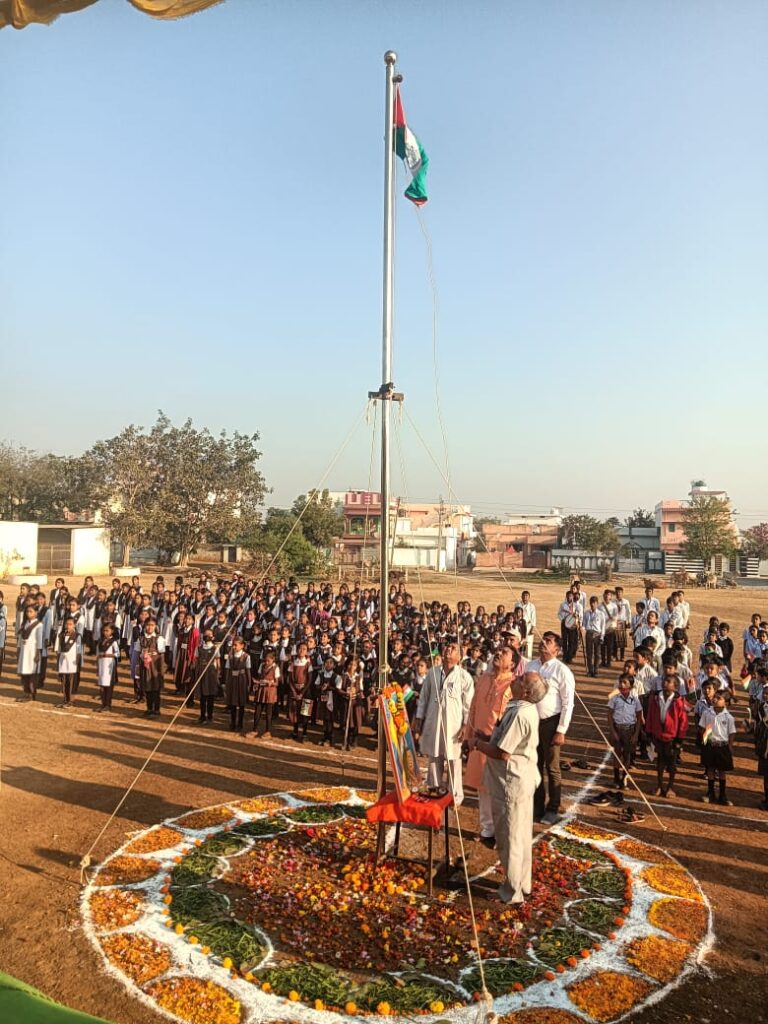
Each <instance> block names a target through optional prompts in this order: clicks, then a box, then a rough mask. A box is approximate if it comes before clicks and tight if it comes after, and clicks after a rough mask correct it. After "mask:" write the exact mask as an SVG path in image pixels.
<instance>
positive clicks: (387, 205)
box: [370, 50, 402, 797]
mask: <svg viewBox="0 0 768 1024" xmlns="http://www.w3.org/2000/svg"><path fill="white" fill-rule="evenodd" d="M396 62H397V54H396V53H395V52H394V51H392V50H387V52H386V53H385V54H384V68H385V77H386V95H385V101H384V267H383V271H384V273H383V281H382V285H383V288H382V292H383V294H382V300H383V301H382V324H381V387H380V388H379V390H378V391H376V392H372V393H370V397H371V398H376V399H377V400H378V401H380V402H381V485H380V489H381V526H380V528H379V567H380V581H381V582H380V589H379V665H378V668H379V680H378V682H379V693H381V691H382V690H383V689H384V688H385V687H386V686H387V682H388V675H389V664H388V656H389V649H388V648H389V644H388V639H389V534H390V521H389V516H390V458H389V446H390V439H389V430H390V423H391V418H392V417H391V412H392V401H393V400H395V401H397V400H402V395H399V396H396V395H395V391H394V384H393V382H392V319H393V315H394V291H395V289H394V276H395V275H394V265H393V261H394V236H395V226H394V217H393V212H394V210H393V208H394V184H395V145H394V121H395V116H394V111H395V83H396V81H399V76H397V78H396V76H395V63H396ZM377 775H378V778H377V789H378V794H379V796H380V797H381V796H383V795H384V794H385V792H386V786H387V746H386V742H385V739H384V722H383V716H382V714H381V712H379V716H378V772H377Z"/></svg>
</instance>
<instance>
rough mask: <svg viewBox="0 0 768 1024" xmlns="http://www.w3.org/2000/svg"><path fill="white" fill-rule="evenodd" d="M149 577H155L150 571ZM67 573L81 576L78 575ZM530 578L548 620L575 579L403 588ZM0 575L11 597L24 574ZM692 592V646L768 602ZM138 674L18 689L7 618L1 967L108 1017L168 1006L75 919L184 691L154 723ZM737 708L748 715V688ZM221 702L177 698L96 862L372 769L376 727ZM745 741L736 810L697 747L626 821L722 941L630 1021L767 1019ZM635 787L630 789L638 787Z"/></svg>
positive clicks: (600, 689) (603, 687) (468, 819)
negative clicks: (198, 821) (633, 821)
mask: <svg viewBox="0 0 768 1024" xmlns="http://www.w3.org/2000/svg"><path fill="white" fill-rule="evenodd" d="M173 574H175V573H174V572H173V571H172V573H171V575H173ZM147 578H148V579H151V578H153V576H150V574H147ZM67 582H68V583H70V584H71V585H73V586H75V587H78V586H79V585H80V582H81V581H79V580H72V581H69V580H68V581H67ZM100 582H102V581H100ZM523 587H528V589H530V590H531V593H532V600H533V601H534V603H535V604H536V607H537V610H538V620H539V628H540V629H541V628H546V627H554V626H555V625H556V618H555V612H556V607H557V604H558V603H559V601H560V600H562V592H563V591H564V589H565V584H564V583H560V582H558V583H552V582H541V581H540V580H538V579H531V580H530V581H529V582H527V583H526V582H525V581H524V580H523V579H522V578H517V579H510V580H509V585H508V583H507V582H505V581H504V580H502V579H501V578H499V577H496V576H495V575H494V574H490V573H489V574H485V575H481V574H480V573H476V574H475V575H473V576H471V577H468V576H461V577H458V578H454V577H451V576H446V577H444V578H442V579H438V578H436V577H435V576H430V577H428V578H427V579H425V580H424V582H423V584H420V583H419V582H418V581H416V580H411V581H410V583H409V587H408V589H409V590H410V591H411V592H412V593H413V595H414V599H415V600H416V601H417V602H418V601H420V600H422V599H424V598H425V597H426V598H430V599H431V598H433V597H439V598H440V599H441V600H444V601H446V602H448V603H451V604H455V602H456V601H457V600H461V599H466V600H469V601H471V602H472V604H473V606H474V605H476V604H478V603H483V604H485V605H486V607H487V606H489V605H490V606H491V609H492V608H495V606H496V604H498V603H504V604H506V605H507V606H510V605H511V604H513V602H514V600H515V599H516V598H517V597H518V596H519V592H520V590H521V589H523ZM600 587H601V584H598V583H595V584H591V585H589V584H588V585H587V587H586V589H587V591H588V593H592V592H598V590H599V588H600ZM661 589H663V588H661V587H660V590H661ZM3 590H4V592H5V601H6V603H7V605H8V606H9V608H10V609H12V608H13V604H14V601H15V598H16V593H17V591H16V588H14V587H10V586H5V587H3ZM626 596H627V597H628V598H629V600H630V602H632V603H633V602H634V601H635V600H636V599H638V598H639V597H641V596H642V592H641V585H640V581H636V583H635V584H634V585H628V586H627V593H626ZM688 599H689V601H690V603H691V606H692V611H693V615H692V626H691V630H690V632H691V637H692V644H691V645H692V646H693V643H694V642H696V643H698V641H699V638H700V637H701V635H702V633H703V630H704V628H705V626H706V623H707V621H708V617H709V616H710V615H713V614H717V615H719V616H720V617H721V618H724V619H727V621H729V622H730V623H731V626H732V635H733V636H734V640H735V642H737V644H738V642H739V640H740V636H741V631H742V629H743V627H744V625H745V623H746V622H748V620H749V616H750V614H751V613H752V612H753V611H761V612H763V613H766V614H768V590H753V589H750V590H744V589H739V590H726V591H705V590H691V591H689V593H688ZM491 609H489V610H491ZM575 667H576V676H577V683H578V694H579V696H580V697H581V699H582V700H583V702H584V706H581V705H580V704H578V703H577V709H576V713H575V715H574V723H573V726H572V728H571V730H570V732H569V734H568V737H567V742H566V747H565V753H564V757H565V758H568V757H572V758H578V757H582V756H585V755H586V757H587V759H588V761H589V762H590V766H591V769H593V768H594V767H596V766H597V765H598V764H599V763H600V760H601V758H602V755H603V748H602V744H601V741H600V738H599V736H598V735H597V733H596V730H595V728H594V726H593V724H592V723H591V722H590V720H589V718H588V716H587V713H586V710H585V707H586V708H587V709H589V710H590V711H591V712H592V713H593V714H594V715H595V717H596V718H597V720H598V721H599V722H600V724H601V725H602V724H603V723H604V720H605V700H606V696H607V693H608V691H609V690H610V689H611V686H612V681H613V680H614V679H615V675H614V674H613V673H612V675H611V678H610V680H609V678H608V676H607V675H606V676H604V677H603V678H598V679H589V678H587V677H586V674H585V671H584V665H583V660H582V661H581V663H580V664H579V665H577V666H575ZM129 689H130V687H129V684H128V683H127V682H126V678H125V673H123V681H122V683H121V685H120V687H119V688H118V693H117V694H116V700H115V706H114V709H113V711H112V712H111V713H109V714H97V713H95V708H96V707H97V703H96V699H95V698H96V686H95V677H94V672H93V660H92V659H89V660H88V663H87V669H86V671H85V672H84V675H83V682H82V685H81V688H80V693H79V694H78V697H77V706H76V707H75V708H74V709H72V710H60V709H58V708H57V707H56V706H55V705H56V704H57V703H58V702H59V700H60V696H59V693H58V684H57V680H56V677H55V674H53V673H52V674H51V676H50V677H49V680H48V682H47V683H46V686H45V689H44V690H43V691H42V693H40V695H39V699H38V701H37V702H36V703H35V704H31V703H19V702H17V701H16V697H17V696H18V694H19V691H20V687H19V682H18V677H17V676H16V674H15V641H14V638H13V629H12V628H9V644H8V649H7V652H6V659H5V670H4V672H3V675H2V678H1V679H0V725H1V726H2V748H1V752H0V767H1V770H2V776H1V788H0V815H1V818H0V820H1V821H2V829H1V830H0V862H1V864H2V870H0V968H1V969H2V970H5V971H8V972H9V973H11V974H14V975H16V976H17V977H19V978H22V979H23V980H24V981H27V982H30V983H31V984H33V985H36V986H38V987H39V988H41V989H42V990H43V991H44V992H46V993H47V994H48V995H50V996H52V997H54V998H56V999H58V1000H60V1001H62V1002H63V1003H66V1004H67V1005H70V1006H73V1007H77V1008H79V1009H82V1010H86V1011H88V1012H91V1013H94V1014H97V1015H100V1016H104V1017H106V1018H107V1019H109V1020H112V1021H114V1022H115V1024H157V1022H159V1021H160V1019H161V1018H160V1016H159V1015H157V1014H155V1013H154V1012H153V1011H152V1010H150V1009H148V1008H147V1007H145V1006H143V1005H142V1004H140V1003H139V1002H138V1001H137V1000H135V999H134V998H132V997H131V996H130V995H129V994H128V993H127V992H126V991H125V989H123V988H122V986H121V985H120V984H119V983H117V982H116V981H115V980H113V979H112V978H110V977H108V976H107V975H106V974H105V973H104V972H103V971H102V970H101V968H100V966H99V963H98V961H97V956H96V953H95V951H94V950H93V948H92V947H91V946H90V944H89V943H88V941H87V940H86V938H85V936H84V934H83V931H82V928H81V926H80V913H79V897H80V892H81V887H80V872H79V868H78V862H79V860H80V857H81V856H82V854H83V853H84V852H85V851H86V850H87V849H88V848H89V847H90V845H91V843H92V842H93V840H94V839H95V838H96V836H97V834H98V832H99V830H100V829H101V828H102V826H103V825H104V823H105V821H106V819H107V817H108V815H109V814H110V813H111V812H112V810H113V809H114V807H115V806H116V804H117V802H118V800H119V799H120V797H121V796H122V795H123V792H124V791H125V789H126V787H127V786H128V785H129V784H130V783H131V782H132V780H133V778H134V776H135V773H136V772H137V771H138V769H139V768H140V767H141V765H142V763H143V761H144V759H145V758H146V756H147V753H148V752H149V750H150V749H151V748H152V746H153V745H154V744H155V742H156V741H157V739H158V737H159V735H160V733H161V731H162V730H163V729H165V727H166V725H167V724H168V721H169V719H170V717H171V714H172V712H173V711H174V710H175V709H176V707H177V706H178V700H177V698H176V697H172V696H170V694H168V693H167V691H166V696H165V697H164V707H163V716H162V718H161V719H160V720H159V721H158V720H152V721H148V720H146V719H144V718H142V717H141V711H142V709H141V707H137V706H135V705H132V704H129V703H128V702H127V698H128V696H129ZM130 695H132V693H131V694H130ZM735 713H736V717H737V722H738V724H739V726H740V727H741V725H742V723H743V721H744V717H745V699H744V697H743V696H742V697H741V698H740V700H739V702H738V704H737V706H736V711H735ZM217 714H218V726H217V727H215V728H214V729H213V730H211V731H205V732H202V733H201V732H200V731H199V729H198V728H197V727H196V726H195V725H194V719H195V717H196V716H195V712H194V711H191V710H190V711H185V712H184V713H183V715H182V716H181V717H180V719H179V721H178V722H177V724H176V725H175V726H174V729H173V731H172V732H171V733H170V734H169V736H168V737H167V738H166V740H165V741H164V742H163V744H162V746H161V747H160V750H159V751H158V753H157V754H156V755H155V757H154V758H153V759H152V762H151V763H150V765H149V767H148V768H147V770H146V771H145V772H144V774H143V775H142V776H141V778H140V780H139V782H138V784H137V785H136V788H135V789H134V790H133V792H132V793H131V794H130V796H129V797H128V799H127V801H126V803H125V805H124V806H123V808H122V809H121V811H120V812H119V814H118V815H117V817H116V819H115V821H114V822H113V823H112V825H111V826H110V828H109V830H108V832H107V834H106V835H105V836H104V837H103V839H102V840H101V842H100V843H99V845H98V847H97V849H96V850H95V851H94V861H98V860H100V859H102V858H103V857H105V856H106V855H107V854H109V853H110V852H111V851H112V850H114V849H115V848H116V847H117V846H119V845H120V844H121V843H122V842H123V841H124V839H125V837H126V835H128V834H129V833H131V832H133V831H135V830H137V829H143V828H145V827H147V826H149V825H152V824H154V823H156V822H159V821H161V820H163V819H164V818H166V817H168V816H171V815H178V814H181V813H183V812H184V811H187V810H189V809H191V808H195V807H203V806H206V805H209V804H214V803H218V802H222V801H224V800H228V799H231V798H234V797H245V796H250V795H252V794H257V793H264V792H269V791H274V790H280V789H285V788H290V787H295V786H300V785H302V784H303V783H310V782H311V783H313V784H316V785H334V784H339V783H345V784H350V785H359V786H363V787H365V788H372V787H373V785H374V782H375V763H374V743H373V737H372V736H371V735H369V734H366V736H365V737H364V739H363V744H362V749H358V750H357V751H355V752H354V753H353V754H346V755H344V756H343V757H342V756H341V755H340V753H339V752H338V751H337V750H333V751H330V750H326V749H325V748H320V747H318V746H315V745H314V744H305V745H304V746H302V747H296V746H295V745H293V744H291V743H290V741H289V740H288V739H287V728H286V726H285V724H284V723H283V722H282V721H281V722H280V723H279V724H278V726H277V729H276V731H275V739H274V740H273V741H271V742H258V743H257V742H255V741H254V740H253V738H252V737H251V738H249V739H243V738H240V737H235V736H232V735H230V734H229V732H227V731H226V728H225V726H224V711H223V710H221V709H219V711H218V712H217ZM735 754H736V757H735V761H736V770H735V771H734V773H733V774H732V776H731V779H730V782H729V791H730V796H731V799H732V800H733V802H734V806H733V807H732V808H718V807H710V806H708V805H703V804H702V803H701V802H700V797H701V795H702V793H703V792H704V789H705V786H704V783H703V781H702V779H701V777H700V771H699V769H698V763H697V760H696V759H695V758H694V755H693V754H692V753H690V752H689V753H688V755H687V756H686V757H685V761H684V765H683V769H682V771H681V774H680V775H679V776H678V785H677V786H676V789H677V792H678V797H677V799H676V800H675V801H674V802H672V801H667V800H662V799H652V798H650V797H649V799H651V803H652V806H653V809H654V810H655V811H656V813H657V814H658V816H659V818H660V821H661V824H659V823H658V822H657V821H656V820H654V818H653V816H652V815H651V814H650V813H649V814H648V816H647V818H646V820H645V822H643V823H641V824H637V825H633V826H622V828H621V831H626V832H628V833H630V834H633V835H635V836H637V837H638V838H640V839H643V840H645V841H648V842H651V843H655V844H658V845H660V846H662V847H664V848H665V849H667V850H668V851H669V852H671V853H672V854H673V855H674V856H675V857H677V858H678V859H679V860H680V861H681V862H682V863H683V864H684V865H685V867H686V868H688V869H689V870H690V871H691V872H692V873H693V874H694V875H695V876H696V878H697V879H698V880H699V882H700V883H701V885H702V887H703V889H704V891H705V893H706V895H707V896H708V898H709V900H710V901H711V904H712V907H713V909H714V915H715V932H716V936H717V942H716V946H715V949H714V950H713V952H712V953H711V954H710V955H709V957H708V958H707V962H706V967H707V970H706V971H702V972H700V973H699V974H697V975H696V976H695V977H693V978H690V979H689V980H687V981H686V982H685V983H683V984H682V985H681V986H680V987H679V988H678V989H677V990H675V991H674V992H673V993H672V994H671V995H670V996H668V997H667V998H666V999H665V1000H664V1001H663V1002H662V1003H661V1004H660V1005H658V1006H653V1007H649V1008H647V1009H646V1010H645V1011H643V1012H642V1013H640V1014H638V1015H637V1016H636V1017H635V1018H634V1019H635V1020H637V1021H639V1022H643V1024H646V1022H651V1021H654V1022H661V1024H672V1022H678V1021H693V1020H696V1021H700V1022H702V1024H708V1022H715V1021H721V1020H723V1019H733V1020H737V1021H750V1022H761V1021H768V1010H767V1009H766V1006H767V1002H766V987H767V985H766V977H767V975H768V814H767V813H765V812H763V811H761V810H760V809H759V807H758V804H759V802H760V799H761V795H762V789H761V783H760V780H759V779H758V778H757V776H756V774H755V761H754V758H753V755H752V744H751V738H750V737H749V736H747V735H746V734H745V733H744V732H741V731H740V733H739V736H738V739H737V744H736V751H735ZM591 769H590V772H586V771H581V770H577V769H573V770H571V771H570V772H569V773H567V774H566V775H565V782H566V796H567V797H568V798H569V799H572V798H573V796H574V795H575V794H576V793H577V792H578V791H579V790H580V789H581V788H582V787H583V785H584V783H585V781H586V779H587V777H588V776H589V774H591ZM637 777H638V781H639V784H640V786H641V788H642V789H643V790H644V792H645V793H646V794H650V793H651V792H652V790H653V788H654V785H653V784H654V779H655V775H654V778H653V779H652V777H651V772H650V771H649V770H648V768H643V767H641V768H640V770H639V771H638V773H637ZM601 782H602V783H605V784H606V785H607V784H608V783H609V782H610V776H609V775H607V774H605V773H604V774H603V775H602V777H601V778H599V779H598V785H600V783H601ZM630 800H631V801H632V802H633V804H634V803H635V802H636V795H635V798H633V797H631V796H630ZM582 816H583V817H585V818H589V819H592V820H594V821H595V822H596V823H602V824H606V825H610V823H611V811H610V810H607V809H601V808H590V807H586V806H585V807H584V809H583V815H582ZM462 824H463V825H464V826H465V827H466V828H467V829H468V830H474V829H475V828H476V824H477V817H476V808H475V805H474V803H470V804H469V805H467V807H466V809H462ZM470 846H471V844H470ZM455 852H458V851H457V850H456V851H455Z"/></svg>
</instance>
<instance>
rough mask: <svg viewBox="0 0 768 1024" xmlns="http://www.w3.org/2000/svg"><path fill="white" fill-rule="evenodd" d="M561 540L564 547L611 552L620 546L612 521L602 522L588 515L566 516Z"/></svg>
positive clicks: (561, 530) (561, 531) (560, 536)
mask: <svg viewBox="0 0 768 1024" xmlns="http://www.w3.org/2000/svg"><path fill="white" fill-rule="evenodd" d="M559 540H560V544H561V545H562V547H564V548H572V549H581V550H583V551H601V552H605V553H609V552H613V551H616V550H617V548H618V546H619V537H618V534H617V533H616V528H615V526H614V525H613V524H612V523H610V522H601V521H600V520H599V519H595V518H594V517H593V516H587V515H580V516H564V517H563V522H562V525H561V526H560V534H559Z"/></svg>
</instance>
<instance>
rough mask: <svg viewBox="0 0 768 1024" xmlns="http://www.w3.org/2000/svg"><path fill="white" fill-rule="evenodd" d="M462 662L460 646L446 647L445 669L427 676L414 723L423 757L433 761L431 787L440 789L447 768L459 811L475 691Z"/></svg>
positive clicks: (429, 769)
mask: <svg viewBox="0 0 768 1024" xmlns="http://www.w3.org/2000/svg"><path fill="white" fill-rule="evenodd" d="M459 661H460V654H459V648H458V645H457V644H446V646H445V648H444V650H443V663H442V665H436V666H435V667H434V668H432V669H430V670H429V672H428V673H427V675H426V678H425V680H424V685H423V686H422V688H421V693H420V694H419V704H418V707H417V708H416V719H415V721H414V723H413V726H414V734H415V736H416V737H417V739H419V740H420V748H421V753H422V754H424V755H425V756H426V757H427V758H429V765H428V768H427V785H428V786H429V788H430V789H435V790H437V789H439V788H440V787H441V785H442V782H443V772H444V771H445V769H446V766H447V767H448V781H449V786H450V788H451V791H452V793H453V802H454V804H455V805H456V807H459V806H460V805H461V803H462V801H463V800H464V786H463V782H462V765H461V744H462V742H463V740H464V729H465V726H466V724H467V719H468V717H469V709H470V707H471V705H472V695H473V693H474V691H475V684H474V680H473V679H472V676H471V675H470V674H469V672H467V671H466V669H463V668H461V666H460V665H459Z"/></svg>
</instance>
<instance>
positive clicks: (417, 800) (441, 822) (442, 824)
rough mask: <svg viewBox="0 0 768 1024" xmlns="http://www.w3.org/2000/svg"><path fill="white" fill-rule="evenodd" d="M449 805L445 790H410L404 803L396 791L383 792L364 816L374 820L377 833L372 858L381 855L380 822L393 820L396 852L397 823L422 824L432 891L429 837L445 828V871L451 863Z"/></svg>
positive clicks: (398, 841)
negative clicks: (428, 794) (433, 794)
mask: <svg viewBox="0 0 768 1024" xmlns="http://www.w3.org/2000/svg"><path fill="white" fill-rule="evenodd" d="M452 806H453V796H452V795H451V794H450V793H446V795H445V796H441V797H435V798H431V797H426V796H418V795H417V794H414V795H412V796H409V797H408V799H407V800H406V801H405V803H402V804H401V803H398V800H397V793H396V792H394V791H393V792H391V793H387V794H386V795H385V796H383V797H381V798H380V799H379V800H377V801H376V803H375V804H371V806H370V807H367V808H366V811H365V816H366V817H367V819H368V821H375V822H378V825H379V836H378V841H377V843H376V861H377V862H378V859H379V857H380V856H381V853H382V850H383V845H384V833H383V826H384V825H385V824H394V825H395V826H396V831H395V844H394V854H395V856H397V855H398V851H399V849H400V826H401V825H411V826H412V827H413V828H425V829H426V830H427V857H428V860H429V878H428V880H427V881H428V886H429V889H428V891H429V895H430V896H431V895H432V875H433V873H434V849H433V841H434V835H435V832H436V831H437V830H438V829H440V828H444V829H445V870H446V873H447V872H448V869H449V867H450V864H451V851H450V841H449V836H448V808H449V807H452Z"/></svg>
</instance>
